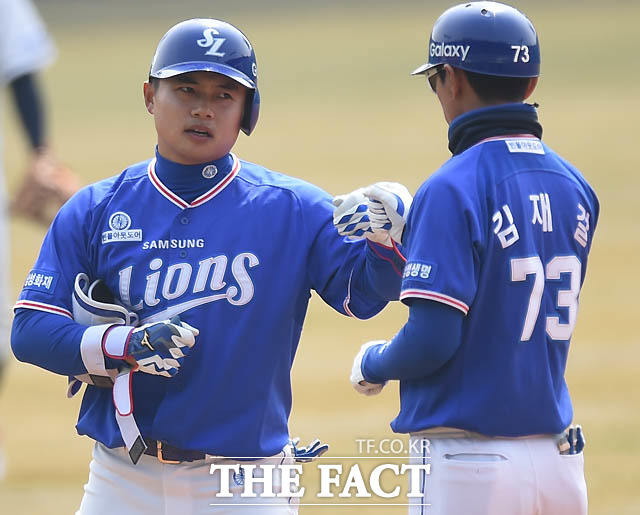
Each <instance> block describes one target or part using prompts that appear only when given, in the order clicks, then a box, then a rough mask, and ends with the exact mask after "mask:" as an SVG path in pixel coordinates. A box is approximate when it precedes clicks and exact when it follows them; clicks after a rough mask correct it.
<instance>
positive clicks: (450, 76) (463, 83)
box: [445, 64, 471, 98]
mask: <svg viewBox="0 0 640 515" xmlns="http://www.w3.org/2000/svg"><path fill="white" fill-rule="evenodd" d="M445 68H446V70H447V78H446V80H447V81H448V82H449V84H448V87H449V89H450V95H451V97H452V98H458V97H459V96H460V95H462V93H463V91H464V89H465V87H466V88H471V86H470V85H469V81H468V80H467V76H466V74H465V73H464V72H463V71H462V70H461V69H459V68H455V67H453V66H451V65H449V64H446V65H445Z"/></svg>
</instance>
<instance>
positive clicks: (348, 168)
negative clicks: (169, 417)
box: [0, 0, 640, 515]
mask: <svg viewBox="0 0 640 515" xmlns="http://www.w3.org/2000/svg"><path fill="white" fill-rule="evenodd" d="M449 5H450V4H449V3H444V2H439V1H437V2H426V1H423V2H418V1H402V0H396V1H395V2H393V3H391V2H383V1H368V2H364V1H349V2H338V1H326V0H325V1H323V2H302V1H297V2H295V1H284V0H279V1H269V2H260V1H257V0H254V1H251V0H237V1H233V2H219V1H195V0H182V1H180V2H169V1H168V0H157V1H153V2H151V1H139V2H129V1H124V0H116V1H109V2H98V1H93V2H92V1H80V0H77V1H71V0H56V1H54V0H50V1H45V0H43V1H40V2H37V6H38V7H39V9H40V12H41V14H42V16H43V18H44V19H45V21H46V23H47V25H48V27H49V29H50V31H51V34H52V36H53V38H54V39H55V41H56V44H57V46H58V50H59V58H58V60H57V61H56V63H55V64H54V65H53V66H52V67H51V68H50V69H49V70H47V72H46V73H45V74H44V76H43V87H44V88H45V90H46V98H47V101H48V106H49V121H50V126H51V135H52V138H51V139H52V142H53V145H54V147H55V148H56V149H57V152H58V154H59V155H60V156H61V158H62V159H63V160H64V161H65V162H66V163H67V164H69V165H70V166H71V167H73V168H74V169H75V170H76V171H77V173H78V174H79V175H80V176H81V178H82V180H83V182H84V183H89V182H93V181H96V180H98V179H100V178H103V177H106V176H109V175H114V174H116V173H119V172H120V170H122V169H123V168H124V167H126V166H127V165H128V164H130V163H132V162H136V161H140V160H142V159H146V158H147V157H150V156H151V155H152V152H153V149H154V141H155V139H154V138H155V133H154V129H153V123H152V119H151V117H150V116H149V115H148V114H147V113H146V110H145V108H144V105H143V102H142V83H143V81H144V80H145V78H146V74H147V72H148V68H149V64H150V60H151V57H152V55H153V52H154V49H155V46H156V44H157V42H158V40H159V38H160V37H161V36H162V34H163V33H164V32H165V31H166V30H167V29H168V28H169V27H170V26H171V25H173V24H174V23H176V22H177V21H180V20H182V19H186V18H190V17H195V16H210V17H217V18H222V19H225V20H227V21H229V22H231V23H233V24H235V25H237V26H239V27H240V28H241V29H242V30H243V31H244V32H245V33H246V34H247V35H248V37H249V39H250V40H251V41H252V43H253V45H254V47H255V49H256V53H257V56H258V64H259V73H260V92H261V96H262V106H261V113H260V122H259V124H258V127H257V129H256V131H255V132H254V133H253V134H252V136H251V137H250V138H247V137H246V136H244V135H242V136H241V137H240V139H239V142H238V145H237V146H236V149H235V150H236V153H237V154H238V155H239V156H240V157H242V158H243V159H246V160H250V161H254V162H258V163H261V164H263V165H265V166H267V167H269V168H272V169H274V170H278V171H282V172H284V173H287V174H290V175H295V176H299V177H302V178H304V179H306V180H309V181H311V182H314V183H316V184H318V185H320V186H321V187H323V188H325V189H326V190H327V191H329V192H331V193H333V194H337V193H343V192H346V191H350V190H352V189H353V188H355V187H358V186H361V185H363V184H365V183H370V182H374V181H378V180H394V181H399V182H403V183H404V184H406V185H407V187H408V188H409V189H410V190H411V191H415V190H416V188H417V187H418V186H419V185H420V184H421V183H422V182H423V181H424V179H425V178H426V177H428V176H429V175H430V174H431V173H432V172H433V171H434V170H435V169H436V168H437V167H438V166H439V165H440V164H441V163H442V162H444V161H445V160H446V159H447V158H448V157H449V153H448V151H447V149H446V143H447V139H446V129H447V126H446V124H445V122H444V119H443V117H442V113H441V110H440V106H439V104H438V102H437V100H436V97H435V96H433V95H432V94H431V93H430V92H429V90H428V89H427V87H426V84H425V81H424V79H421V78H414V77H410V76H409V72H410V71H411V70H412V69H413V68H414V67H415V66H417V65H419V64H421V63H422V62H424V60H425V58H426V46H427V41H428V35H429V32H430V29H431V26H432V24H433V22H434V21H435V19H436V17H437V16H438V15H439V14H440V13H441V12H442V11H443V10H444V9H445V8H446V7H448V6H449ZM516 6H517V7H519V8H520V9H522V10H523V11H525V12H526V13H527V14H528V15H529V17H530V18H531V19H532V20H533V22H534V24H535V25H536V27H537V29H538V33H539V36H540V40H541V45H542V56H543V68H542V78H541V82H540V84H539V86H538V89H537V91H536V92H535V94H534V95H533V97H532V101H536V102H538V103H539V104H540V111H539V114H540V118H541V121H542V123H543V126H544V129H545V133H544V140H545V141H546V142H547V143H548V144H550V145H551V146H552V147H554V148H555V149H556V150H558V151H559V152H560V153H562V154H563V155H564V156H565V157H566V158H568V159H569V160H570V161H572V162H573V163H575V164H576V165H577V166H578V167H579V168H580V169H581V170H582V171H583V173H584V175H585V176H586V177H587V179H588V180H589V181H590V182H591V184H592V185H593V186H594V188H595V189H596V191H597V192H598V194H599V197H600V202H601V208H602V209H601V218H600V224H599V226H598V230H597V233H596V241H595V244H594V250H593V252H592V257H591V260H590V263H589V265H590V267H589V272H588V274H587V281H586V285H585V287H584V289H583V292H582V295H581V307H580V315H579V321H578V324H577V329H576V331H575V335H574V338H573V342H572V352H571V354H570V357H569V364H568V371H567V381H568V384H569V388H570V390H571V392H572V396H573V400H574V409H575V418H576V421H577V422H579V423H581V424H582V425H583V426H584V427H585V429H586V433H587V438H588V446H587V451H586V476H587V482H588V487H589V500H590V512H591V513H593V514H609V513H610V514H635V513H640V494H639V490H638V485H639V481H640V466H639V463H640V462H639V458H640V445H639V443H638V440H637V439H636V438H637V434H638V427H639V426H640V410H639V409H638V406H639V402H638V401H639V397H640V396H639V394H638V386H639V385H640V379H639V378H638V362H639V356H640V349H639V348H638V343H639V342H638V336H637V335H638V331H637V324H636V325H634V322H633V319H635V318H636V316H637V315H636V311H637V309H638V300H637V291H638V289H639V288H640V278H639V272H638V270H639V268H640V267H639V264H640V263H639V259H638V255H639V254H640V230H639V229H638V221H637V220H638V215H637V204H638V203H637V196H638V191H639V190H640V178H639V174H640V170H639V168H640V167H639V166H638V165H639V164H640V163H639V160H638V158H637V148H636V145H637V142H636V140H637V136H638V129H637V119H638V115H639V114H640V112H639V111H640V110H639V109H638V101H637V94H638V92H639V87H638V84H639V80H640V69H639V66H638V65H639V64H640V61H639V60H638V52H639V50H640V35H639V34H640V32H639V31H638V28H637V20H638V19H640V4H639V3H638V2H636V1H629V2H616V1H609V2H607V3H606V4H603V3H602V2H596V1H592V0H590V1H584V2H551V1H535V2H534V1H522V2H517V4H516ZM5 104H8V102H6V99H5ZM7 107H8V106H7ZM4 132H5V142H4V148H5V163H6V170H7V182H8V187H9V191H10V192H11V191H14V189H15V187H16V185H17V183H18V178H19V175H20V173H21V171H22V170H23V169H24V168H25V166H26V164H27V157H28V153H27V146H26V143H25V141H24V138H23V137H22V134H21V129H20V127H19V125H18V123H17V119H16V117H15V113H14V111H13V109H11V108H7V109H5V110H4ZM11 229H12V238H11V249H12V274H13V275H12V288H13V292H14V295H15V296H17V294H18V292H19V288H20V285H21V283H22V281H23V279H24V277H25V276H26V273H27V272H28V270H29V269H30V267H31V265H32V263H33V261H34V260H35V257H36V255H37V252H38V249H39V246H40V243H41V240H42V237H43V236H44V230H43V228H41V227H38V226H36V225H34V224H32V223H30V222H27V221H24V220H20V219H15V220H12V223H11ZM405 319H406V311H405V309H404V308H403V307H402V306H400V305H392V306H390V307H388V308H387V309H386V310H385V311H384V312H383V313H382V314H381V315H379V316H378V317H376V318H374V319H373V320H371V321H367V322H357V321H353V320H348V319H346V318H344V317H341V316H339V315H337V314H336V313H334V312H332V311H331V310H330V309H329V308H327V307H326V306H324V305H323V304H322V302H320V301H318V299H317V298H315V297H314V299H313V300H312V305H311V307H310V314H309V316H308V318H307V323H306V326H305V330H304V333H303V336H302V342H301V346H300V352H299V354H298V357H297V358H296V363H295V366H294V370H293V386H294V407H293V413H292V415H291V433H292V434H293V435H300V436H302V437H303V440H307V439H310V438H313V437H315V436H320V437H321V438H323V439H325V440H327V441H329V443H331V445H332V447H331V451H330V452H331V453H332V454H333V455H334V456H353V455H354V454H356V453H357V451H358V446H357V443H356V439H361V438H377V439H382V438H389V437H391V438H393V434H392V433H391V431H390V429H389V426H388V423H389V421H390V420H391V419H392V418H393V416H394V415H395V413H396V411H397V409H398V400H397V387H396V385H391V386H390V387H388V388H387V389H386V390H385V391H384V392H383V394H382V395H381V396H380V397H378V398H374V399H371V398H364V397H361V396H358V395H357V394H356V393H355V392H354V391H353V390H352V389H351V387H350V385H349V381H348V375H349V371H350V368H351V361H352V357H353V355H354V354H355V352H356V351H357V349H358V348H359V346H360V344H361V343H362V342H364V341H367V340H370V339H377V338H388V337H391V336H393V334H394V333H395V331H396V330H397V329H398V328H399V327H400V326H401V324H402V323H404V321H405ZM65 387H66V380H65V379H64V378H62V377H58V376H55V375H53V374H50V373H48V372H45V371H42V370H39V369H36V368H35V367H32V366H28V365H24V364H19V363H17V362H15V360H12V361H11V363H10V365H9V368H8V371H7V374H6V377H5V380H4V384H3V385H2V389H1V390H0V417H1V418H0V427H1V428H2V433H3V441H4V443H3V445H4V446H5V450H6V452H7V455H8V460H9V463H8V465H9V473H8V477H7V478H6V480H5V481H4V482H3V483H1V484H0V513H3V514H5V513H6V514H22V513H25V514H27V513H29V514H32V513H47V514H64V513H73V512H74V511H75V509H76V508H77V507H78V505H79V501H80V498H81V496H82V485H83V484H84V482H85V481H86V478H87V474H88V462H89V457H90V448H91V442H90V441H89V440H88V439H87V438H81V437H78V436H76V434H75V430H74V427H73V426H74V422H75V417H76V414H77V410H78V406H79V399H73V400H67V399H66V398H65ZM305 479H313V476H312V475H311V476H310V478H305ZM316 511H322V512H323V513H331V514H339V513H347V514H359V513H381V514H382V513H384V514H387V513H389V514H396V513H398V514H400V513H405V512H406V510H405V509H404V508H397V507H396V508H391V507H368V508H367V507H355V506H354V507H343V508H339V507H303V508H301V510H300V512H301V513H315V512H316ZM499 515H507V514H499Z"/></svg>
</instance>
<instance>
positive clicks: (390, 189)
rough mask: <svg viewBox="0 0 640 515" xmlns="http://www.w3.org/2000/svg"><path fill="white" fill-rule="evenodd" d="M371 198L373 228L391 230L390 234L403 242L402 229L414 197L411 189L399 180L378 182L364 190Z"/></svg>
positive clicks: (369, 212)
mask: <svg viewBox="0 0 640 515" xmlns="http://www.w3.org/2000/svg"><path fill="white" fill-rule="evenodd" d="M363 193H364V195H365V196H366V197H367V198H368V199H369V202H368V214H369V221H370V224H371V230H372V231H373V232H378V231H380V230H386V231H389V236H391V238H392V239H393V240H394V241H396V242H397V243H402V231H404V226H405V224H406V223H407V215H408V214H409V208H410V207H411V202H412V201H413V197H412V196H411V193H409V190H407V188H405V187H404V186H403V185H402V184H400V183H397V182H376V183H375V184H372V185H371V186H367V187H366V188H364V191H363Z"/></svg>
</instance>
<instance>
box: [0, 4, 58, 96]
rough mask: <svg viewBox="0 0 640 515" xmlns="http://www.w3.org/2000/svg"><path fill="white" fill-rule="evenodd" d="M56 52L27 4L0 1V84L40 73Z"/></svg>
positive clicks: (31, 8) (37, 18) (40, 20)
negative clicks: (28, 74) (29, 74)
mask: <svg viewBox="0 0 640 515" xmlns="http://www.w3.org/2000/svg"><path fill="white" fill-rule="evenodd" d="M55 55H56V52H55V47H54V45H53V42H52V41H51V38H50V37H49V35H48V34H47V30H46V28H45V26H44V23H43V21H42V19H41V18H40V15H39V14H38V11H37V10H36V8H35V7H34V6H33V4H31V2H30V1H29V0H0V84H6V83H8V82H11V81H12V80H13V79H15V78H17V77H20V76H21V75H25V74H27V73H33V72H36V71H38V70H42V69H43V68H45V67H46V66H48V65H49V64H51V62H52V61H53V59H54V58H55Z"/></svg>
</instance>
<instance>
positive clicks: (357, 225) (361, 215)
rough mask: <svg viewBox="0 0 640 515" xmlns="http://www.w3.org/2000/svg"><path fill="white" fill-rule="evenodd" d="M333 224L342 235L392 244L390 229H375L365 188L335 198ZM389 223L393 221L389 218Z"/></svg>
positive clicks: (354, 238) (353, 238)
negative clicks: (371, 220) (370, 217)
mask: <svg viewBox="0 0 640 515" xmlns="http://www.w3.org/2000/svg"><path fill="white" fill-rule="evenodd" d="M333 205H334V206H335V209H334V210H333V225H335V226H336V229H337V230H338V234H340V236H347V237H348V238H350V239H352V240H360V239H363V238H367V239H369V240H371V241H375V242H377V243H382V244H384V245H390V244H391V241H390V239H389V233H388V231H386V230H384V231H374V230H373V228H372V226H371V222H370V220H369V211H368V209H369V199H367V197H366V196H365V195H364V188H359V189H357V190H355V191H352V192H351V193H347V194H346V195H337V196H336V197H334V199H333ZM388 222H389V224H390V223H391V221H390V220H388Z"/></svg>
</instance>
